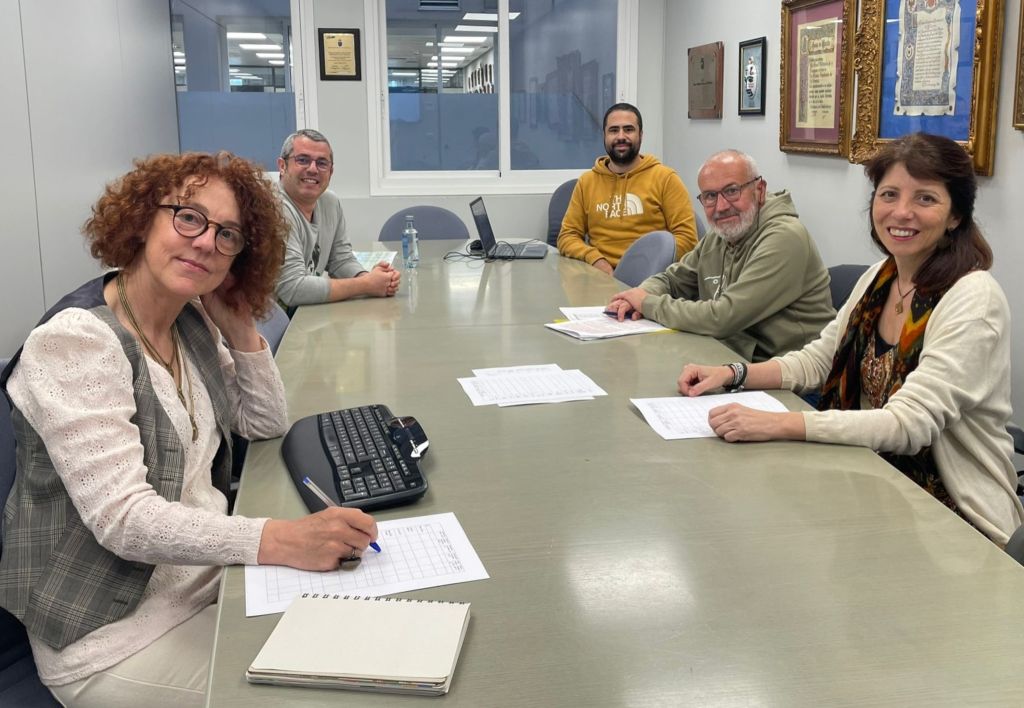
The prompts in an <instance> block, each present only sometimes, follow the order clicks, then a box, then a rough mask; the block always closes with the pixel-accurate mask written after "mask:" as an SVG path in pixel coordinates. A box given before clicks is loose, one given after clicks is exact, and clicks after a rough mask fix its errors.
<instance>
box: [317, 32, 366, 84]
mask: <svg viewBox="0 0 1024 708" xmlns="http://www.w3.org/2000/svg"><path fill="white" fill-rule="evenodd" d="M317 36H318V37H319V39H320V41H319V43H318V46H319V48H320V80H321V81H362V79H363V71H362V63H361V62H360V57H359V30H358V29H318V30H317Z"/></svg>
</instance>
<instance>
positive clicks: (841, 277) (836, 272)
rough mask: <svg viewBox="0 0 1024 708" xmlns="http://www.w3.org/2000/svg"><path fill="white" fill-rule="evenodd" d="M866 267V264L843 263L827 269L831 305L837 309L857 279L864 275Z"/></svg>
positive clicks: (848, 294) (844, 300)
mask: <svg viewBox="0 0 1024 708" xmlns="http://www.w3.org/2000/svg"><path fill="white" fill-rule="evenodd" d="M867 269H868V267H867V266H866V265H854V264H850V263H844V264H843V265H836V266H832V267H831V268H829V269H828V277H829V284H828V288H829V290H830V291H831V293H832V307H834V308H835V309H836V310H838V309H839V308H840V307H842V306H843V303H845V302H846V299H847V298H848V297H850V293H851V292H853V286H854V285H856V284H857V279H858V278H860V276H862V275H864V271H866V270H867Z"/></svg>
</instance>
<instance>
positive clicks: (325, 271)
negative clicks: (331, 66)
mask: <svg viewBox="0 0 1024 708" xmlns="http://www.w3.org/2000/svg"><path fill="white" fill-rule="evenodd" d="M277 169H278V171H279V172H280V175H281V177H280V181H279V182H278V187H279V191H280V195H281V206H282V207H283V208H282V212H283V213H284V216H285V221H287V222H288V226H289V229H290V233H289V234H288V243H287V245H286V246H285V254H284V262H283V263H282V264H281V273H280V275H278V278H277V289H276V292H277V298H278V300H279V301H280V302H281V304H282V305H283V306H284V307H285V308H286V309H288V311H289V314H290V313H291V312H292V310H293V309H294V308H295V307H296V306H298V305H311V304H315V303H321V302H335V301H337V300H348V299H349V298H353V297H360V296H366V297H391V296H392V295H394V294H395V293H396V292H398V284H399V281H400V278H401V276H400V274H399V272H398V271H397V270H395V269H394V268H392V267H391V265H390V264H389V263H386V262H383V261H382V262H380V263H378V264H377V265H375V266H374V267H373V268H371V269H370V270H369V271H367V270H366V269H364V268H363V266H362V265H360V263H359V261H358V260H356V257H355V254H354V253H353V252H352V244H351V243H349V240H348V238H347V237H346V236H345V214H344V212H343V211H342V209H341V200H340V199H338V197H337V195H335V194H334V193H333V192H329V191H327V187H328V185H330V183H331V175H332V174H333V173H334V151H333V150H332V149H331V145H330V143H328V142H327V138H325V137H324V136H323V134H322V133H319V132H318V131H316V130H311V129H308V128H307V129H303V130H299V131H297V132H295V133H292V134H291V135H289V136H288V137H287V138H285V141H284V144H283V145H282V146H281V156H280V157H279V158H278V159H277Z"/></svg>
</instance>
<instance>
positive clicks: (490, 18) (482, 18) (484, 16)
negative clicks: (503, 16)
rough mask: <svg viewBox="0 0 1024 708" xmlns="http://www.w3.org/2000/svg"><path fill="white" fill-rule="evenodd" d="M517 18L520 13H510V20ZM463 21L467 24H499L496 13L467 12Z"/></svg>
mask: <svg viewBox="0 0 1024 708" xmlns="http://www.w3.org/2000/svg"><path fill="white" fill-rule="evenodd" d="M517 17H519V13H518V12H510V13H508V19H510V20H514V19H516V18H517ZM462 19H464V20H466V21H467V22H473V21H476V22H497V21H498V15H497V14H496V13H491V12H467V13H466V14H465V15H463V16H462Z"/></svg>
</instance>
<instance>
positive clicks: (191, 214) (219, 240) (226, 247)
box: [157, 204, 245, 256]
mask: <svg viewBox="0 0 1024 708" xmlns="http://www.w3.org/2000/svg"><path fill="white" fill-rule="evenodd" d="M157 206H159V207H160V208H161V209H170V210H171V211H173V212H174V215H173V216H172V217H171V224H172V225H173V226H174V230H175V231H177V232H178V233H179V234H180V235H182V236H184V237H185V238H197V237H198V236H201V235H202V234H204V233H206V230H207V229H208V228H210V226H211V225H212V226H214V227H216V228H215V230H214V232H213V236H214V238H213V243H214V245H215V246H216V248H217V252H218V253H220V254H222V255H225V256H237V255H238V254H239V253H241V252H242V249H243V248H245V236H243V235H242V232H241V231H239V230H238V229H236V228H235V227H233V226H224V225H223V224H218V223H217V222H216V221H210V220H209V219H207V218H206V214H204V213H203V212H201V211H199V210H197V209H194V208H192V207H190V206H183V205H181V204H158V205H157Z"/></svg>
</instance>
